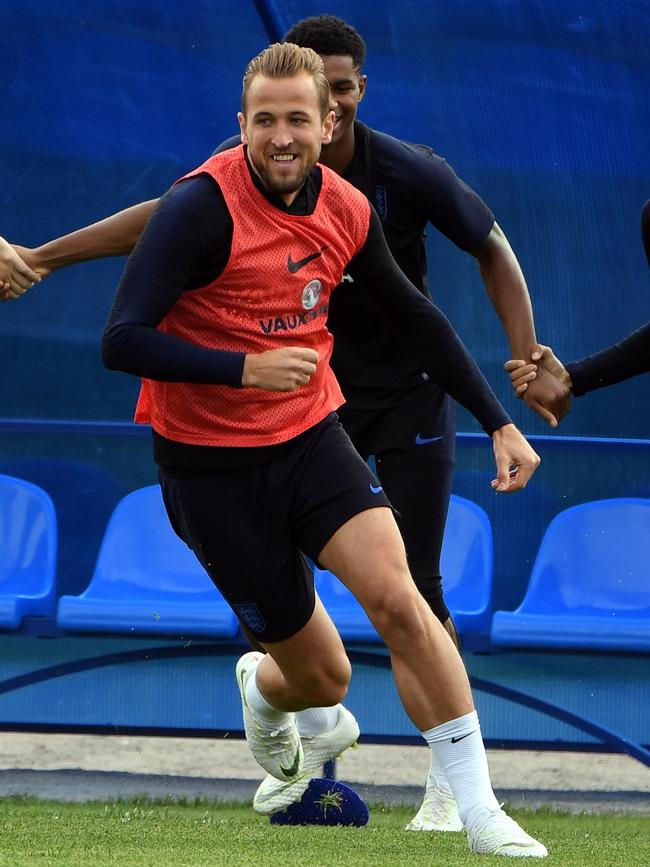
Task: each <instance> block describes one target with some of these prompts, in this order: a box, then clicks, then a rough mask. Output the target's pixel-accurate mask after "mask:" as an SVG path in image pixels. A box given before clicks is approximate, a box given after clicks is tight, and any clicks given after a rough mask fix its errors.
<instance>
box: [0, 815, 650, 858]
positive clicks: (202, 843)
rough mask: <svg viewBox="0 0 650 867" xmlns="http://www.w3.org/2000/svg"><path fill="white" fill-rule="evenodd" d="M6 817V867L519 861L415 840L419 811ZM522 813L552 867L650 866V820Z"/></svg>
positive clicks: (1, 840)
mask: <svg viewBox="0 0 650 867" xmlns="http://www.w3.org/2000/svg"><path fill="white" fill-rule="evenodd" d="M0 811H1V812H0V815H1V819H0V865H11V867H26V865H30V867H31V865H39V867H40V865H43V867H44V865H56V867H77V865H80V867H81V865H83V867H103V865H114V867H115V865H116V867H132V865H133V867H135V865H137V867H208V865H210V867H222V865H223V867H249V865H250V867H275V865H278V867H302V865H304V867H307V865H309V867H311V865H315V867H318V865H323V867H329V865H351V867H417V865H427V867H462V865H465V864H473V865H485V867H490V865H493V864H501V865H504V864H507V863H513V862H512V861H508V860H506V859H504V858H495V857H491V856H490V857H487V856H477V855H470V854H469V852H468V850H467V844H466V840H465V835H464V834H423V833H406V832H405V831H403V830H402V829H403V827H404V825H405V823H406V822H407V820H408V819H409V818H410V816H411V812H412V811H411V810H408V809H404V808H391V809H388V808H385V807H379V806H377V807H375V808H374V809H373V810H372V818H371V822H370V824H369V825H368V827H367V828H315V827H309V828H295V827H274V826H271V825H269V823H268V820H266V819H264V818H262V817H261V816H256V815H255V814H254V813H253V812H252V810H251V809H250V808H249V807H244V806H240V805H237V806H228V805H226V806H222V805H214V804H205V803H203V804H201V803H198V804H186V805H185V804H159V803H150V802H146V801H129V802H124V803H118V804H110V805H106V804H98V803H90V804H68V803H56V802H51V801H50V802H48V801H37V800H34V799H26V798H6V799H2V801H1V803H0ZM512 815H514V816H515V818H517V819H518V820H519V821H520V822H521V823H522V824H523V825H524V827H525V828H526V830H527V831H529V832H530V833H532V834H533V835H535V836H536V837H538V838H539V839H541V840H542V841H543V842H544V843H546V845H547V846H548V848H549V850H550V853H551V854H550V855H549V858H548V860H547V861H546V862H544V863H545V864H548V865H549V867H550V865H555V864H558V865H559V864H565V865H570V867H583V865H584V867H613V865H616V867H619V865H621V867H636V865H639V867H641V865H643V867H648V865H650V819H648V818H639V817H622V816H602V815H599V816H586V815H583V816H570V815H566V814H559V813H553V812H551V811H540V812H537V813H519V814H517V813H514V812H513V813H512ZM514 863H521V862H519V861H515V862H514ZM524 863H531V862H524ZM532 863H539V862H537V861H533V862H532Z"/></svg>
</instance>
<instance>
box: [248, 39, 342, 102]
mask: <svg viewBox="0 0 650 867" xmlns="http://www.w3.org/2000/svg"><path fill="white" fill-rule="evenodd" d="M301 72H306V73H308V74H309V75H311V77H312V78H313V79H314V83H315V85H316V91H317V93H318V102H319V104H320V113H321V118H325V115H326V114H327V113H328V111H329V107H330V86H329V82H328V80H327V78H326V77H325V67H324V66H323V61H322V60H321V58H320V57H319V55H318V54H316V52H315V51H313V50H312V49H311V48H301V47H300V46H298V45H293V43H291V42H274V43H273V45H269V47H268V48H265V49H264V51H261V52H260V53H259V54H258V55H257V57H254V58H253V59H252V60H251V62H250V63H249V64H248V66H247V67H246V72H245V73H244V86H243V89H242V95H241V108H242V113H243V114H246V95H247V94H248V91H249V88H250V86H251V82H252V80H253V79H254V78H255V76H256V75H264V76H266V77H267V78H292V77H293V76H294V75H299V74H300V73H301Z"/></svg>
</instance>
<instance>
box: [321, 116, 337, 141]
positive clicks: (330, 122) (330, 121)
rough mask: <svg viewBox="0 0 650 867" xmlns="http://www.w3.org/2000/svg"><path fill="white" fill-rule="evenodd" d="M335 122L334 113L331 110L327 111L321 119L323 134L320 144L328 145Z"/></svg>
mask: <svg viewBox="0 0 650 867" xmlns="http://www.w3.org/2000/svg"><path fill="white" fill-rule="evenodd" d="M335 122H336V115H335V114H334V112H333V111H328V112H327V114H326V115H325V120H324V121H323V134H322V136H321V140H320V143H321V144H324V145H328V144H329V143H330V142H331V141H332V133H333V132H334V124H335Z"/></svg>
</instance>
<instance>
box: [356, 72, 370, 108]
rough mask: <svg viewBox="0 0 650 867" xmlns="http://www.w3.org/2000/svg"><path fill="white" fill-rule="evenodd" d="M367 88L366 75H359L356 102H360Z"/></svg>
mask: <svg viewBox="0 0 650 867" xmlns="http://www.w3.org/2000/svg"><path fill="white" fill-rule="evenodd" d="M367 86H368V76H367V75H360V76H359V99H358V102H361V100H362V99H363V98H364V96H365V95H366V87H367Z"/></svg>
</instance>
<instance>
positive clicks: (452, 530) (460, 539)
mask: <svg viewBox="0 0 650 867" xmlns="http://www.w3.org/2000/svg"><path fill="white" fill-rule="evenodd" d="M492 556H493V555H492V529H491V526H490V521H489V518H488V516H487V515H486V514H485V512H484V511H483V509H481V507H480V506H477V505H476V503H473V502H471V501H470V500H466V499H465V498H464V497H458V496H456V495H452V497H451V502H450V505H449V514H448V516H447V526H446V529H445V538H444V542H443V546H442V556H441V571H442V575H443V577H444V587H445V599H446V601H447V605H448V607H449V609H450V610H451V612H452V615H453V617H454V620H455V622H456V626H457V628H458V631H459V633H460V634H461V637H468V636H470V635H475V634H476V635H478V634H484V635H485V634H487V633H488V632H489V628H490V617H491V611H490V603H491V598H492ZM314 580H315V584H316V590H317V591H318V595H319V596H320V598H321V600H322V602H323V605H324V606H325V608H326V609H327V611H328V613H329V615H330V617H331V618H332V620H333V621H334V624H335V626H336V628H337V629H338V631H339V633H340V635H341V637H342V638H343V640H344V641H364V642H369V643H375V642H380V641H381V639H380V638H379V635H378V634H377V632H376V630H375V628H374V626H372V624H371V623H370V621H369V620H368V617H367V616H366V613H365V611H364V610H363V608H362V607H361V605H359V603H358V602H357V600H356V599H355V598H354V596H353V595H352V594H351V593H350V591H349V590H348V589H347V588H346V587H344V585H343V584H341V582H340V581H339V580H338V578H336V577H335V576H334V575H332V574H331V573H330V572H325V571H323V570H320V569H316V570H315V573H314Z"/></svg>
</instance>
